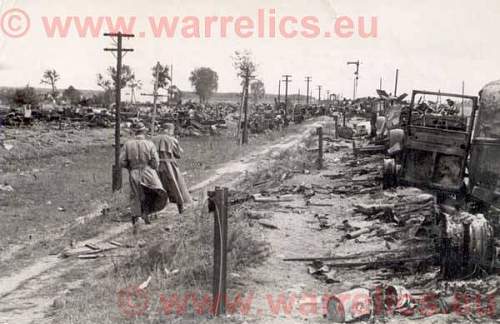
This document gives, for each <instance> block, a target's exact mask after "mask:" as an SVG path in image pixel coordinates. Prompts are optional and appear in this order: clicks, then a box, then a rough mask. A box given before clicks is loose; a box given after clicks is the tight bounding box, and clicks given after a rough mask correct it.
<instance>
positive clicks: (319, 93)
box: [318, 85, 323, 105]
mask: <svg viewBox="0 0 500 324" xmlns="http://www.w3.org/2000/svg"><path fill="white" fill-rule="evenodd" d="M322 88H323V86H320V85H319V86H318V105H319V103H320V101H321V89H322Z"/></svg>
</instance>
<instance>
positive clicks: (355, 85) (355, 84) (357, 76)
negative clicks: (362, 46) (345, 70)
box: [347, 60, 361, 100]
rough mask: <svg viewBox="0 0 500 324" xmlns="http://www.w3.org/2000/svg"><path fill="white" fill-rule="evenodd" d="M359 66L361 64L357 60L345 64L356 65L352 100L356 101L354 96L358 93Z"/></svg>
mask: <svg viewBox="0 0 500 324" xmlns="http://www.w3.org/2000/svg"><path fill="white" fill-rule="evenodd" d="M359 64H361V63H360V62H359V60H357V61H350V62H347V65H356V71H355V72H354V89H353V95H352V100H355V99H356V94H357V93H358V80H359Z"/></svg>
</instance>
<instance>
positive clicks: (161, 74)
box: [151, 63, 172, 89]
mask: <svg viewBox="0 0 500 324" xmlns="http://www.w3.org/2000/svg"><path fill="white" fill-rule="evenodd" d="M157 66H158V89H166V88H167V86H168V83H169V82H170V81H172V79H171V78H170V74H169V73H170V69H169V68H168V65H166V64H165V65H161V64H160V63H158V64H155V65H154V66H153V67H152V68H151V70H152V71H153V72H152V74H153V82H154V80H155V79H156V67H157Z"/></svg>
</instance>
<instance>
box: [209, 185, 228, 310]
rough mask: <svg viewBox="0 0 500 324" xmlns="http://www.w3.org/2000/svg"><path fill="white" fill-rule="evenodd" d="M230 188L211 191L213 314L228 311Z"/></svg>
mask: <svg viewBox="0 0 500 324" xmlns="http://www.w3.org/2000/svg"><path fill="white" fill-rule="evenodd" d="M228 196H229V194H228V189H227V188H219V187H215V191H209V192H208V197H209V199H210V203H209V210H210V211H211V212H213V213H214V271H213V281H212V284H213V285H212V297H213V299H212V300H213V309H212V311H213V315H214V316H219V315H221V314H225V313H226V305H225V304H226V303H225V302H226V273H227V215H228Z"/></svg>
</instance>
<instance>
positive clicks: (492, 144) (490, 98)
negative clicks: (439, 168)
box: [469, 80, 500, 208]
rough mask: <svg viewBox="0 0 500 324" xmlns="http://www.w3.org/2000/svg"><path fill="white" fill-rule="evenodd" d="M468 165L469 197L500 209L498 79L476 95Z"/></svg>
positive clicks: (499, 92)
mask: <svg viewBox="0 0 500 324" xmlns="http://www.w3.org/2000/svg"><path fill="white" fill-rule="evenodd" d="M479 97H480V99H479V112H478V116H477V120H476V123H475V127H474V134H473V137H472V144H471V154H470V163H469V181H470V184H469V187H470V195H471V196H472V197H473V198H475V199H477V200H479V201H481V202H483V203H485V204H486V205H493V206H494V207H496V208H500V80H498V81H494V82H490V83H488V84H487V85H486V86H484V88H483V89H482V90H481V91H480V92H479Z"/></svg>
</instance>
